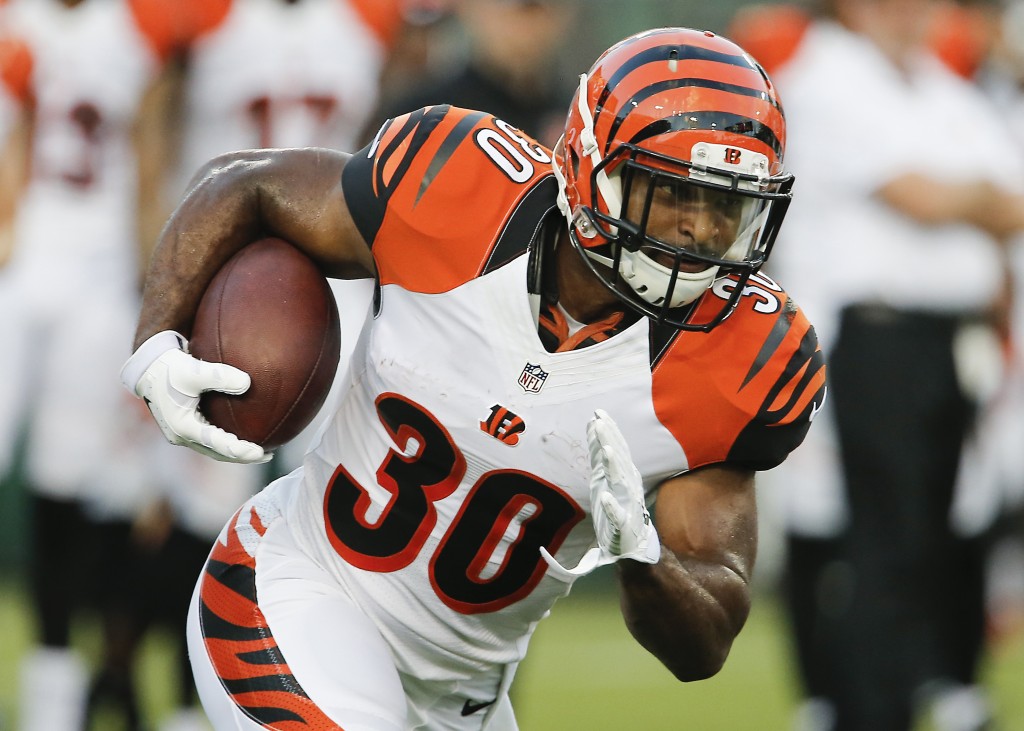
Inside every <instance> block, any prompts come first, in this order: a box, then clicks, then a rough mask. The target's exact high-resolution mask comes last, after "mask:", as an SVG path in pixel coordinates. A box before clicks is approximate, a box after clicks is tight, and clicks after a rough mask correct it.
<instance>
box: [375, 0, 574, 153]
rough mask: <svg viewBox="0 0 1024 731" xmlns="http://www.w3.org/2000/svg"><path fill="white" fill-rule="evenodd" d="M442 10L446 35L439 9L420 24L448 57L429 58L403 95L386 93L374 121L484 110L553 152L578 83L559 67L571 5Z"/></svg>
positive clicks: (570, 1) (524, 2) (479, 2)
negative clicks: (426, 111)
mask: <svg viewBox="0 0 1024 731" xmlns="http://www.w3.org/2000/svg"><path fill="white" fill-rule="evenodd" d="M449 6H450V8H449V9H448V13H449V14H450V20H452V21H454V28H452V27H450V26H449V27H447V28H440V27H438V26H439V25H440V24H441V23H442V22H443V19H444V18H445V16H446V13H445V12H444V8H442V9H440V12H435V13H434V14H430V15H426V17H425V18H424V19H425V20H429V21H430V22H432V23H433V24H435V27H434V35H433V41H432V42H433V43H434V44H437V45H443V46H445V47H446V48H448V49H449V51H448V53H449V55H448V57H447V58H445V59H444V60H442V61H439V60H437V59H436V58H434V62H433V64H432V65H431V67H428V68H427V69H426V73H424V75H423V77H420V78H413V79H409V78H405V79H403V80H402V81H404V84H405V88H398V89H393V90H392V91H391V93H390V94H389V96H388V99H387V100H386V102H385V103H384V104H382V107H381V109H380V110H379V111H378V113H377V114H376V115H375V118H376V119H377V121H378V122H382V121H383V120H385V119H387V118H390V117H395V116H398V115H400V114H404V113H406V112H409V111H412V110H414V109H419V108H420V107H425V106H428V105H431V104H451V105H453V106H457V107H464V108H467V109H486V110H488V111H490V112H491V113H493V114H494V115H495V116H496V117H498V118H499V119H502V120H504V121H506V122H508V123H509V124H511V125H513V126H515V127H517V128H519V129H522V130H523V131H525V132H527V133H528V134H530V135H532V136H534V137H535V138H537V139H538V140H539V141H540V142H542V143H543V144H545V145H553V144H554V142H555V141H556V140H557V139H558V135H559V134H561V130H562V127H563V126H564V122H565V104H566V100H567V99H569V98H571V96H572V91H573V88H574V85H575V84H576V83H578V82H577V80H576V79H575V78H569V75H567V74H565V73H563V72H562V70H561V65H560V61H561V54H560V51H561V50H562V48H563V47H564V46H565V45H566V43H567V42H569V39H571V38H572V32H571V29H572V28H573V24H574V21H575V20H576V19H577V14H578V9H579V8H578V0H451V2H450V3H449ZM421 12H422V10H421ZM420 35H421V36H422V35H423V33H422V31H421V32H420ZM429 42H430V41H428V43H429ZM452 48H454V49H458V52H456V53H452V52H451V50H450V49H452ZM396 84H397V82H396ZM373 131H376V126H375V127H374V129H373Z"/></svg>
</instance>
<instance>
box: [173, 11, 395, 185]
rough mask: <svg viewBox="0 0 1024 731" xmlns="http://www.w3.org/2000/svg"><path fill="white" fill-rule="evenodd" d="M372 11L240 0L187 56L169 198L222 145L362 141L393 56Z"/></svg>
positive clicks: (226, 148)
mask: <svg viewBox="0 0 1024 731" xmlns="http://www.w3.org/2000/svg"><path fill="white" fill-rule="evenodd" d="M379 4H380V5H381V6H386V5H389V4H390V3H389V2H379ZM369 12H374V11H373V9H372V4H370V3H366V2H354V1H350V0H298V1H297V2H285V0H234V2H232V4H231V9H230V10H229V12H228V13H227V15H226V16H225V17H224V19H223V21H222V22H221V23H220V24H219V25H218V26H217V27H216V28H214V29H212V30H211V31H209V32H208V33H207V34H205V35H203V36H202V37H200V38H199V40H198V41H197V42H196V43H194V44H193V46H192V49H191V52H190V55H189V73H188V76H187V81H186V92H185V101H184V110H183V112H184V120H183V124H182V155H181V164H180V170H179V175H178V176H177V179H176V181H175V183H176V188H175V190H174V191H172V193H173V195H172V198H173V199H174V200H177V199H178V198H179V197H180V195H181V193H183V192H184V190H185V189H186V186H187V184H188V182H189V180H190V179H191V177H192V175H193V174H194V173H195V172H196V171H197V170H198V169H199V168H200V167H201V166H202V165H203V164H204V163H205V162H206V161H207V160H209V159H210V158H211V157H214V156H216V155H219V154H221V153H224V152H230V151H233V150H244V149H253V148H260V147H331V148H335V149H341V150H352V149H355V148H356V147H358V146H359V144H358V143H359V141H360V135H361V134H362V133H363V131H364V127H365V126H366V124H367V122H368V121H369V115H370V113H371V112H372V111H373V109H374V107H375V106H376V103H377V96H378V87H379V83H380V82H379V79H380V75H381V72H382V70H383V66H384V61H385V57H386V47H385V43H384V40H383V39H382V38H381V37H380V36H379V35H378V34H377V32H376V31H375V29H374V28H373V27H372V26H371V25H370V20H369V19H368V18H367V17H365V16H364V13H369ZM377 12H380V11H379V10H378V11H377Z"/></svg>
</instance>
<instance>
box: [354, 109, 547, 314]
mask: <svg viewBox="0 0 1024 731" xmlns="http://www.w3.org/2000/svg"><path fill="white" fill-rule="evenodd" d="M550 159H551V158H550V151H549V150H546V149H545V148H543V147H541V146H540V145H538V144H537V143H536V142H535V141H534V140H532V139H531V138H529V137H526V136H525V135H523V134H522V133H521V132H519V131H518V130H515V129H514V128H512V127H510V126H509V125H507V124H505V123H504V122H501V121H500V120H497V119H495V118H494V117H493V116H491V115H489V114H485V113H484V112H475V111H470V110H466V109H458V108H455V107H449V106H445V105H442V106H434V107H427V108H424V109H420V110H418V111H416V112H412V113H410V114H406V115H404V116H402V117H398V118H396V119H394V120H390V121H388V122H387V123H385V125H384V126H383V127H382V128H381V131H380V132H379V133H378V134H377V137H376V138H375V139H374V141H373V142H372V143H371V144H370V146H369V147H367V148H366V149H364V150H362V151H360V152H358V153H356V154H355V155H353V157H352V159H351V160H349V162H348V164H347V165H346V167H345V172H344V174H343V177H342V186H343V190H344V193H345V200H346V202H347V204H348V207H349V210H350V212H351V213H352V217H353V218H354V219H355V221H356V224H357V226H358V227H359V230H360V232H361V233H362V234H363V237H364V238H365V239H366V241H367V243H368V244H369V245H370V246H371V247H372V249H373V254H374V259H375V261H376V263H377V272H378V278H379V281H380V284H381V285H386V284H398V285H401V286H402V287H404V288H405V289H408V290H410V291H415V292H423V293H430V294H436V293H439V292H445V291H448V290H451V289H453V288H455V287H457V286H459V285H460V284H463V283H464V282H467V281H469V280H470V279H473V278H474V277H476V276H479V275H480V274H482V273H484V272H485V271H488V270H489V268H491V267H493V266H496V265H497V264H500V263H503V262H504V261H507V260H509V259H511V258H512V257H513V256H515V255H517V254H519V253H522V252H523V251H524V250H525V247H526V244H527V243H528V242H529V240H530V239H531V238H532V235H533V233H534V232H535V231H534V229H535V228H536V226H537V224H538V220H539V219H540V218H541V217H542V214H543V213H544V212H546V211H547V210H550V208H551V207H552V206H553V205H554V190H553V188H552V187H551V185H550V183H551V180H552V176H551V174H550V173H551V168H550ZM531 227H532V228H531Z"/></svg>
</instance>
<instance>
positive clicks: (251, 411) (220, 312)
mask: <svg viewBox="0 0 1024 731" xmlns="http://www.w3.org/2000/svg"><path fill="white" fill-rule="evenodd" d="M189 352H190V353H191V354H192V355H193V356H194V357H196V358H199V359H201V360H205V361H208V362H217V363H228V364H230V365H233V366H235V367H236V368H240V369H242V370H243V371H245V372H246V373H248V374H249V376H250V377H251V378H252V385H251V386H250V387H249V390H248V391H246V392H245V393H244V394H241V395H239V396H231V395H228V394H224V393H220V392H216V391H208V392H207V393H205V394H203V396H202V398H201V399H200V402H199V408H200V411H202V412H203V414H204V415H205V416H206V418H207V419H209V421H210V423H212V424H214V425H216V426H219V427H221V428H222V429H224V430H226V431H229V432H231V433H232V434H236V435H238V436H239V437H240V438H242V439H245V440H247V441H250V442H255V443H256V444H259V445H261V446H262V447H263V448H264V449H267V450H272V449H274V448H276V447H279V446H280V445H282V444H284V443H285V442H287V441H289V440H291V439H293V438H295V436H297V435H298V434H299V432H301V431H302V430H303V429H304V428H305V427H306V426H308V425H309V423H310V422H311V421H312V420H313V418H314V417H315V416H316V414H317V412H318V411H319V410H320V407H321V406H322V405H323V402H324V399H326V398H327V393H328V391H330V388H331V383H332V381H333V380H334V375H335V373H336V371H337V369H338V360H339V358H340V354H341V330H340V326H339V320H338V306H337V304H336V302H335V300H334V296H333V294H332V293H331V288H330V286H329V285H328V284H327V279H326V278H325V277H324V276H323V275H322V274H321V273H320V271H319V270H318V269H317V267H316V265H315V264H314V263H313V261H312V260H311V259H310V258H309V257H307V256H306V255H305V254H303V253H302V252H301V251H299V250H298V249H296V248H295V247H294V246H292V245H291V244H289V243H288V242H286V241H284V240H282V239H277V238H266V239H261V240H259V241H256V242H254V243H252V244H249V245H248V246H246V247H245V248H244V249H242V250H241V251H239V252H238V253H237V254H235V255H234V256H233V257H232V258H231V259H229V260H228V261H227V263H225V264H224V266H223V267H222V268H221V269H220V271H219V272H217V274H216V276H214V278H213V280H212V281H211V282H210V285H209V287H207V289H206V292H205V293H204V294H203V298H202V300H201V301H200V303H199V310H198V311H197V312H196V318H195V322H194V324H193V326H192V337H191V338H190V339H189Z"/></svg>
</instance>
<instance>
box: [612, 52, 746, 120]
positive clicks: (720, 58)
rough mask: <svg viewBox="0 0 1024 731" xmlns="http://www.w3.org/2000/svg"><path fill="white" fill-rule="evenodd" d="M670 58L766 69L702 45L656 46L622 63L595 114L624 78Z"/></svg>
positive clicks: (743, 57)
mask: <svg viewBox="0 0 1024 731" xmlns="http://www.w3.org/2000/svg"><path fill="white" fill-rule="evenodd" d="M669 58H675V59H676V60H678V61H713V62H717V63H724V64H728V65H730V66H739V67H742V68H748V69H750V70H751V71H754V70H756V71H758V72H760V74H761V75H762V76H764V75H765V74H764V71H763V70H762V69H761V68H760V67H759V66H758V65H757V64H756V63H755V62H753V61H751V59H750V58H749V57H747V56H737V55H735V54H730V53H722V52H721V51H713V50H711V49H709V48H701V47H700V46H688V45H687V46H680V45H676V44H673V45H666V46H655V47H654V48H648V49H647V50H645V51H640V52H639V53H637V54H636V55H635V56H633V58H631V59H629V61H627V62H626V63H624V64H622V66H621V68H619V69H618V70H617V71H616V72H615V73H614V74H613V75H612V77H611V78H610V79H608V82H607V83H606V84H605V87H604V89H602V90H601V96H600V98H599V99H598V100H597V105H596V107H595V109H594V112H595V116H596V115H597V113H598V112H600V111H601V109H603V108H604V103H605V101H607V99H608V96H609V95H610V94H611V93H612V92H613V91H615V87H616V86H617V85H618V83H619V82H620V81H622V79H624V78H625V77H626V76H628V75H629V74H631V73H633V72H634V71H636V70H637V69H638V68H640V67H641V66H644V65H645V64H649V63H657V62H659V61H666V60H668V59H669Z"/></svg>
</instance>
